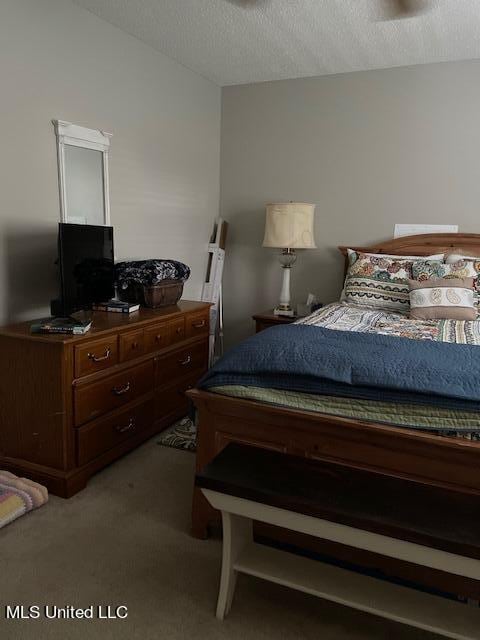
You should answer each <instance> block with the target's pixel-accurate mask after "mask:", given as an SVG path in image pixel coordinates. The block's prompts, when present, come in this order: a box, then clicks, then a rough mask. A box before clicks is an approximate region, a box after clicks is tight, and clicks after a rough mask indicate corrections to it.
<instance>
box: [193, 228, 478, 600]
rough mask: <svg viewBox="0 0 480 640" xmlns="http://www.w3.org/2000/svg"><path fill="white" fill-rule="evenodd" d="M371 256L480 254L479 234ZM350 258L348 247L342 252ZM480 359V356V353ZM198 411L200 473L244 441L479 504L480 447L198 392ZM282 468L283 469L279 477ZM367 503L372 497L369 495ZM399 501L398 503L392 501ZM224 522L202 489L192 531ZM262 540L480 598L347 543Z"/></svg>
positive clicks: (393, 245) (404, 245)
mask: <svg viewBox="0 0 480 640" xmlns="http://www.w3.org/2000/svg"><path fill="white" fill-rule="evenodd" d="M352 248H354V249H356V250H359V251H364V252H368V253H384V254H396V255H420V256H423V255H425V256H426V255H430V254H434V253H442V252H448V251H450V252H455V253H457V252H458V253H462V254H464V255H478V256H480V234H426V235H416V236H407V237H403V238H397V239H395V240H389V241H387V242H381V243H378V244H376V245H374V246H370V247H352ZM339 249H340V251H342V253H343V254H344V255H345V256H346V253H347V252H346V247H339ZM479 353H480V351H479ZM189 396H190V398H191V400H192V401H193V402H194V404H195V406H196V408H197V411H198V448H197V470H201V469H202V468H203V467H204V466H205V465H206V464H207V463H208V462H209V461H210V460H212V459H213V458H214V457H215V456H216V455H217V454H218V453H219V452H220V451H221V450H222V449H223V448H224V447H225V446H226V445H227V444H228V443H229V442H239V443H243V444H248V445H251V446H254V447H262V448H265V449H271V450H275V451H280V452H284V453H290V454H294V455H299V456H305V457H308V458H313V459H318V460H327V461H334V462H337V463H341V464H344V465H347V466H349V467H354V468H358V469H369V470H372V471H376V472H378V473H380V474H384V475H386V476H396V477H403V478H409V479H413V480H416V481H419V482H423V483H425V484H430V485H436V486H440V487H447V488H452V489H455V490H457V491H460V492H468V493H475V494H477V495H478V496H479V500H480V443H475V442H468V441H465V440H456V439H454V438H447V437H441V436H436V435H429V434H426V433H419V432H416V431H413V430H409V429H403V428H397V427H389V426H385V425H381V424H374V423H370V422H363V421H361V420H354V419H344V418H339V417H335V416H330V415H326V414H321V413H311V412H307V411H299V410H292V409H287V408H279V407H274V406H270V405H266V404H262V403H259V402H254V401H250V400H241V399H238V398H231V397H226V396H222V395H218V394H214V393H210V392H207V391H201V390H198V389H194V390H192V391H190V392H189ZM281 473H282V470H281V469H279V474H281ZM366 499H368V496H366ZM392 499H394V497H392ZM218 522H219V514H218V512H216V511H214V510H213V509H212V508H211V507H210V505H209V504H208V502H207V501H206V499H205V498H204V497H203V495H202V494H201V492H200V491H199V490H195V492H194V498H193V512H192V533H193V535H195V536H196V537H199V538H206V537H207V536H208V532H209V527H210V526H211V525H213V524H217V523H218ZM262 534H264V535H268V536H269V537H274V538H276V539H277V540H281V541H283V542H286V543H289V544H293V545H294V546H297V547H302V548H309V549H313V550H315V551H319V552H321V553H323V554H326V555H329V556H333V557H335V558H336V559H339V560H341V561H346V562H350V563H354V564H359V565H361V566H364V567H368V568H369V569H374V570H379V571H382V572H383V573H387V574H389V575H391V576H395V577H400V578H402V579H406V580H413V581H416V582H421V583H422V584H425V585H426V586H429V587H435V588H440V589H442V590H445V591H452V590H455V592H457V593H462V594H465V595H468V596H470V597H475V598H477V599H480V585H479V584H478V583H477V584H472V583H471V581H470V582H468V581H467V582H466V581H464V580H463V579H461V578H459V579H458V582H455V581H454V580H453V581H452V578H451V576H450V577H449V578H448V579H447V577H446V576H443V575H441V573H440V572H435V571H429V572H425V570H421V571H420V570H418V568H416V567H415V565H412V566H407V565H405V563H399V562H395V563H392V562H391V561H389V560H388V561H387V560H386V559H385V558H383V557H382V556H377V555H376V554H365V553H361V554H358V553H355V552H353V550H351V549H349V548H343V547H341V545H332V544H327V543H325V544H324V545H319V544H318V542H316V543H314V542H313V541H312V540H310V539H308V538H306V537H300V536H298V535H295V537H293V538H292V536H291V535H289V534H287V533H286V532H285V531H281V530H276V531H275V532H273V531H272V530H269V531H268V532H267V531H262Z"/></svg>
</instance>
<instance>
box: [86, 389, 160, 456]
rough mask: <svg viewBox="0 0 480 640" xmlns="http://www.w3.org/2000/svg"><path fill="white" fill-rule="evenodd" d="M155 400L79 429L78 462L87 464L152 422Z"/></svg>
mask: <svg viewBox="0 0 480 640" xmlns="http://www.w3.org/2000/svg"><path fill="white" fill-rule="evenodd" d="M152 421H153V401H152V400H149V401H148V402H144V403H142V404H140V405H136V406H134V407H133V408H131V409H127V410H125V411H121V412H116V413H115V415H113V416H112V415H110V416H108V417H107V418H101V419H100V420H95V422H91V423H90V424H88V425H85V426H83V427H80V429H77V462H78V464H79V465H82V464H86V463H87V462H90V460H93V459H94V458H96V457H97V456H99V455H101V454H102V453H104V452H105V451H108V450H109V449H112V448H113V447H114V446H115V445H117V444H119V443H121V442H123V441H124V440H128V438H130V437H131V436H133V435H135V434H136V433H140V432H141V431H143V430H145V429H146V428H147V427H149V426H150V425H151V424H152Z"/></svg>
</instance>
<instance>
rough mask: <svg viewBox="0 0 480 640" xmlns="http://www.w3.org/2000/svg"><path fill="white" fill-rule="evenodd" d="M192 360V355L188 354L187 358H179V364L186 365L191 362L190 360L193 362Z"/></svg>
mask: <svg viewBox="0 0 480 640" xmlns="http://www.w3.org/2000/svg"><path fill="white" fill-rule="evenodd" d="M191 361H192V356H187V357H186V358H185V360H179V361H178V364H179V365H180V366H181V367H185V366H187V364H190V362H191Z"/></svg>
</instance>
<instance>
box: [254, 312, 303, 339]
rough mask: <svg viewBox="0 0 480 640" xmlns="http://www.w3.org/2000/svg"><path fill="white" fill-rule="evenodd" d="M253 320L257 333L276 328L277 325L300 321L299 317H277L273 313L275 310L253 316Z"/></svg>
mask: <svg viewBox="0 0 480 640" xmlns="http://www.w3.org/2000/svg"><path fill="white" fill-rule="evenodd" d="M252 318H253V319H254V320H255V323H256V333H258V332H259V331H263V330H264V329H268V328H269V327H274V326H275V325H277V324H291V323H292V322H295V320H298V317H297V316H276V315H275V314H274V313H273V309H270V310H269V311H264V312H263V313H257V314H255V315H254V316H252Z"/></svg>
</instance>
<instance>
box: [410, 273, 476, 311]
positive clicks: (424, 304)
mask: <svg viewBox="0 0 480 640" xmlns="http://www.w3.org/2000/svg"><path fill="white" fill-rule="evenodd" d="M409 284H410V317H411V318H415V319H417V320H475V319H476V317H477V310H476V309H475V306H474V304H473V278H433V279H431V280H421V281H418V280H410V283H409Z"/></svg>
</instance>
